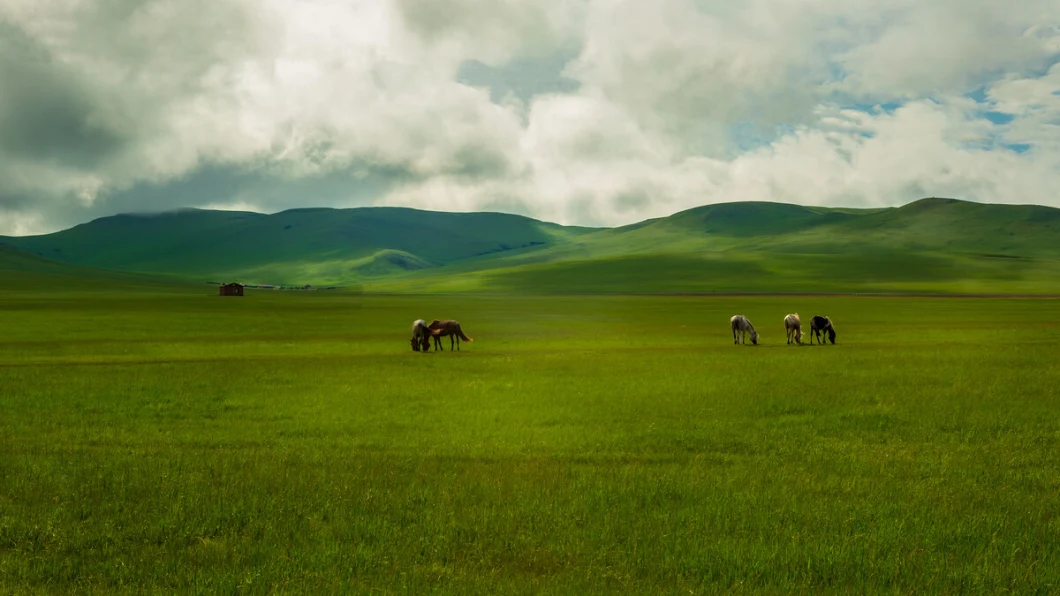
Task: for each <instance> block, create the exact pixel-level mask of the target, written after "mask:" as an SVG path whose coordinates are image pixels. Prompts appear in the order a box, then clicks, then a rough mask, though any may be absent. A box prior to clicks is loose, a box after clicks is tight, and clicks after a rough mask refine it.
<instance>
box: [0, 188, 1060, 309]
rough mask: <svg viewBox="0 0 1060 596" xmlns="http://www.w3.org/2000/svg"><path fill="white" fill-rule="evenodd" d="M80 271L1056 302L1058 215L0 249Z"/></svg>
mask: <svg viewBox="0 0 1060 596" xmlns="http://www.w3.org/2000/svg"><path fill="white" fill-rule="evenodd" d="M0 242H7V243H8V244H12V245H15V246H18V247H20V248H22V249H23V250H27V251H32V252H34V253H37V254H39V255H42V256H44V257H47V258H49V259H53V260H56V261H63V262H65V263H70V264H76V265H81V266H90V267H96V268H103V269H115V270H124V271H138V272H165V273H168V274H179V275H184V276H188V277H189V278H192V279H195V280H196V281H202V280H206V279H210V280H231V279H239V280H243V281H246V282H250V283H272V284H302V283H311V284H314V285H321V284H328V285H332V284H364V287H365V288H366V289H369V290H376V291H401V292H404V291H415V292H420V291H434V292H438V291H499V292H521V293H525V292H562V293H571V292H574V293H577V292H607V293H627V292H634V293H640V292H643V293H658V292H708V293H709V292H740V291H753V292H772V291H783V292H846V291H855V292H856V291H864V292H873V291H887V292H890V291H899V292H908V291H918V292H919V291H928V292H935V291H961V292H991V293H992V292H1018V293H1025V292H1026V293H1036V292H1050V293H1052V292H1057V291H1060V275H1058V273H1060V209H1053V208H1049V207H1039V206H1027V205H994V204H978V203H970V202H967V201H958V200H953V199H935V198H931V199H922V200H919V201H915V202H913V203H910V204H908V205H905V206H902V207H896V208H885V209H833V208H820V207H803V206H798V205H788V204H783V203H769V202H735V203H722V204H715V205H708V206H704V207H697V208H694V209H689V210H686V211H682V212H680V213H676V214H674V215H672V216H669V217H665V218H658V219H652V220H647V221H644V222H640V223H637V224H634V225H629V226H623V227H619V228H604V229H593V228H575V227H564V226H559V225H555V224H549V223H544V222H540V221H537V220H533V219H530V218H526V217H521V216H517V215H506V214H499V213H440V212H431V211H419V210H414V209H403V208H356V209H294V210H290V211H284V212H281V213H277V214H273V215H262V214H257V213H246V212H229V211H207V210H181V211H176V212H171V213H163V214H158V215H119V216H114V217H106V218H102V219H98V220H95V221H92V222H89V223H86V224H82V225H80V226H76V227H74V228H71V229H69V230H64V231H62V232H57V233H54V234H48V235H44V236H34V237H21V238H6V239H5V238H0Z"/></svg>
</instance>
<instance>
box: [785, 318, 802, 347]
mask: <svg viewBox="0 0 1060 596" xmlns="http://www.w3.org/2000/svg"><path fill="white" fill-rule="evenodd" d="M784 333H785V334H786V335H787V336H788V343H789V344H790V343H791V340H793V339H794V340H795V343H797V344H801V343H802V321H800V320H799V313H797V312H796V313H791V314H790V315H788V316H786V317H784Z"/></svg>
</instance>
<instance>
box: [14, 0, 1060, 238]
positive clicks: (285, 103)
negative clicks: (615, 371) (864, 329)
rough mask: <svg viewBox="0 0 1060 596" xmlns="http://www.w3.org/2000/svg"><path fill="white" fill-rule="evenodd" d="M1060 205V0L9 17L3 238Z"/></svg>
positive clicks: (149, 11)
mask: <svg viewBox="0 0 1060 596" xmlns="http://www.w3.org/2000/svg"><path fill="white" fill-rule="evenodd" d="M1058 189H1060V0H1009V1H1008V2H1000V1H997V0H888V1H886V2H881V1H879V0H873V1H869V0H746V1H742V2H731V1H727V0H717V1H708V0H650V1H648V0H582V1H578V0H525V1H524V0H0V234H8V235H25V234H39V233H47V232H52V231H56V230H59V229H63V228H67V227H70V226H72V225H75V224H78V223H82V222H85V221H88V220H91V219H94V218H97V217H102V216H106V215H112V214H115V213H125V212H155V211H165V210H172V209H178V208H185V207H198V208H217V209H236V210H248V211H257V212H262V213H274V212H277V211H282V210H284V209H289V208H296V207H355V206H369V205H389V206H405V207H415V208H422V209H431V210H438V211H501V212H508V213H518V214H522V215H528V216H531V217H535V218H538V219H543V220H546V221H552V222H557V223H562V224H578V225H593V226H614V225H623V224H628V223H634V222H637V221H641V220H644V219H647V218H651V217H659V216H665V215H669V214H672V213H675V212H677V211H680V210H683V209H687V208H691V207H695V206H699V205H705V204H710V203H718V202H730V201H746V200H752V201H778V202H785V203H797V204H803V205H821V206H843V207H883V206H894V205H902V204H905V203H908V202H910V201H914V200H916V199H919V198H923V197H928V196H940V197H953V198H960V199H966V200H972V201H980V202H992V203H1016V204H1041V205H1050V206H1055V207H1060V190H1058Z"/></svg>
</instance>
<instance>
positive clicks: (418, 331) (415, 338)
mask: <svg viewBox="0 0 1060 596" xmlns="http://www.w3.org/2000/svg"><path fill="white" fill-rule="evenodd" d="M410 343H411V344H412V351H413V352H430V351H431V329H430V328H429V327H427V321H424V320H423V319H416V320H415V321H413V322H412V339H411V340H410Z"/></svg>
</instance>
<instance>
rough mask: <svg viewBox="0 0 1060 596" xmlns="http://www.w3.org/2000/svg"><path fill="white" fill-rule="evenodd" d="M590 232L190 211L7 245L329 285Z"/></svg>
mask: <svg viewBox="0 0 1060 596" xmlns="http://www.w3.org/2000/svg"><path fill="white" fill-rule="evenodd" d="M585 231H586V229H583V228H568V227H563V226H558V225H555V224H548V223H544V222H540V221H537V220H533V219H530V218H526V217H521V216H517V215H507V214H500V213H437V212H430V211H419V210H415V209H403V208H389V207H378V208H376V207H372V208H358V209H293V210H289V211H284V212H281V213H277V214H274V215H262V214H258V213H246V212H232V211H209V210H195V209H189V210H181V211H177V212H171V213H162V214H152V215H118V216H113V217H105V218H101V219H97V220H94V221H92V222H89V223H86V224H82V225H79V226H76V227H74V228H71V229H69V230H64V231H61V232H56V233H54V234H47V235H43V236H31V237H22V238H6V239H0V240H3V241H6V242H7V243H9V244H12V245H14V246H18V247H20V248H22V249H25V250H29V251H33V252H35V253H38V254H40V255H43V256H45V257H48V258H53V259H56V260H61V261H64V262H69V263H74V264H79V265H86V266H92V267H101V268H110V269H121V270H129V271H164V272H167V273H178V274H186V275H192V276H206V277H221V278H225V279H228V278H232V277H247V276H256V279H254V280H252V281H261V282H272V283H293V282H298V281H308V282H318V283H322V282H341V281H349V280H355V279H360V278H364V277H373V276H380V275H390V274H394V273H404V272H406V271H410V270H411V271H415V270H419V269H424V268H429V267H437V266H440V265H444V264H446V263H449V262H452V261H455V260H460V259H465V258H469V257H474V256H477V255H488V254H495V253H502V252H505V251H509V250H512V249H517V248H528V247H540V246H544V245H547V244H550V243H554V242H557V241H560V240H563V239H565V238H568V237H572V236H576V235H578V234H581V233H584V232H585Z"/></svg>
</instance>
